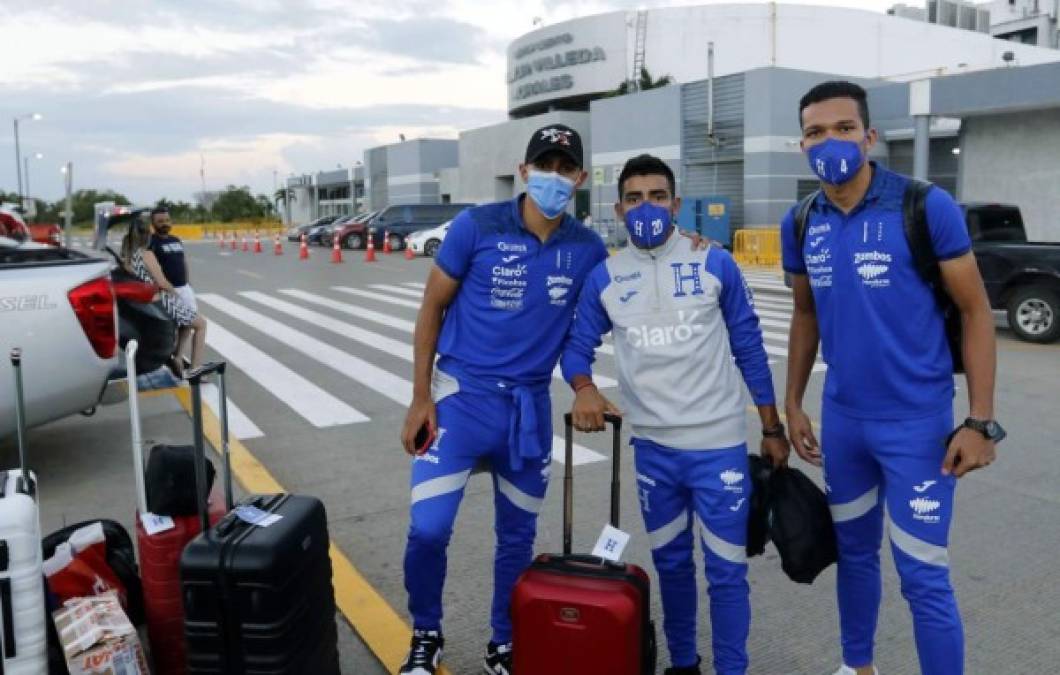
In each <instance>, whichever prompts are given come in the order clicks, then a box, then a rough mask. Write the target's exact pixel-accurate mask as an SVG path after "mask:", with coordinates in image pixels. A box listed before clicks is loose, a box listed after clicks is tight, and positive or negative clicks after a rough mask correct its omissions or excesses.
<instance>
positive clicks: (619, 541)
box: [593, 525, 629, 562]
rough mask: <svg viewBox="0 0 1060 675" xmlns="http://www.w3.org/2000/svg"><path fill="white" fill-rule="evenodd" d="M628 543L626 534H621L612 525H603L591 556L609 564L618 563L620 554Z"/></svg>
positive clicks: (627, 534) (620, 531) (621, 532)
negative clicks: (608, 561)
mask: <svg viewBox="0 0 1060 675" xmlns="http://www.w3.org/2000/svg"><path fill="white" fill-rule="evenodd" d="M628 543H629V533H628V532H623V531H622V530H620V529H618V528H617V527H613V526H612V525H604V530H603V532H601V533H600V538H599V539H598V540H597V541H596V547H595V548H594V549H593V555H594V556H596V557H598V558H603V559H604V560H610V561H611V562H618V561H620V560H621V559H622V552H623V551H625V550H626V544H628Z"/></svg>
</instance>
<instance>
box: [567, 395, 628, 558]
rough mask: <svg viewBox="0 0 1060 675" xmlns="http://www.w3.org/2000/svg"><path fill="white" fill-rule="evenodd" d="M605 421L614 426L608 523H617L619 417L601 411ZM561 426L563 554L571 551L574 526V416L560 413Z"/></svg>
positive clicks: (619, 455) (620, 426) (620, 423)
mask: <svg viewBox="0 0 1060 675" xmlns="http://www.w3.org/2000/svg"><path fill="white" fill-rule="evenodd" d="M604 422H605V423H608V424H610V425H611V426H612V428H613V429H614V439H613V444H614V447H613V448H612V450H611V525H612V526H613V527H618V521H619V506H618V502H619V497H620V494H621V493H620V489H619V471H620V468H619V467H620V465H621V459H622V456H621V454H622V418H621V417H620V416H618V415H613V414H611V413H604ZM563 426H564V432H563V451H564V458H563V459H564V462H563V554H564V555H570V552H571V545H572V543H573V542H572V538H573V530H574V525H573V520H574V416H573V415H571V413H565V414H564V415H563ZM590 557H592V556H590Z"/></svg>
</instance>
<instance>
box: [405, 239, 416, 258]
mask: <svg viewBox="0 0 1060 675" xmlns="http://www.w3.org/2000/svg"><path fill="white" fill-rule="evenodd" d="M415 259H416V254H415V253H413V252H412V247H411V246H409V244H408V242H405V260H415Z"/></svg>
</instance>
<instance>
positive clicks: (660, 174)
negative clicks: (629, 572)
mask: <svg viewBox="0 0 1060 675" xmlns="http://www.w3.org/2000/svg"><path fill="white" fill-rule="evenodd" d="M618 192H619V201H618V203H617V204H616V205H615V211H616V213H617V215H618V217H619V218H620V219H622V220H624V222H625V223H626V227H627V229H628V230H629V237H630V242H631V244H632V246H630V247H629V248H627V249H626V250H624V251H622V252H621V253H619V254H617V255H615V256H613V257H611V258H609V259H608V260H606V261H604V262H602V263H600V264H598V265H597V266H596V267H595V268H594V269H593V271H592V272H591V273H590V274H589V277H588V279H587V280H586V282H585V286H584V288H583V289H582V292H581V296H580V297H579V299H578V310H577V312H576V315H575V320H574V324H573V325H572V327H571V332H570V335H569V337H568V339H567V342H566V345H565V346H564V349H563V356H562V358H561V359H560V363H561V365H562V368H563V375H564V377H565V378H566V379H567V380H568V381H569V382H570V383H571V386H572V387H573V388H574V390H575V392H576V395H575V402H574V407H573V410H572V414H573V418H574V424H575V426H576V427H577V428H579V429H581V430H583V431H598V430H602V429H603V414H604V412H617V410H616V409H614V408H613V406H612V405H611V404H610V403H609V402H608V401H607V400H606V399H604V397H603V396H601V395H600V393H599V392H598V391H597V390H596V387H595V386H594V385H593V383H592V362H593V359H594V351H595V349H596V348H597V347H599V346H600V343H601V336H602V335H603V334H605V333H607V332H611V333H612V334H613V336H614V351H615V362H616V365H617V367H618V375H619V377H618V380H619V387H620V391H621V395H622V403H623V408H624V414H625V416H626V418H627V419H628V420H629V422H630V423H631V425H632V428H633V446H634V449H635V463H636V468H637V491H638V494H639V496H640V503H641V513H642V514H643V516H644V524H645V527H646V528H647V530H648V536H649V538H650V540H651V547H652V559H653V561H654V563H655V568H656V571H657V572H658V574H659V587H660V592H661V594H662V603H663V612H664V615H665V617H664V622H663V627H664V630H665V632H666V641H667V644H668V646H669V649H670V658H671V661H672V663H673V667H671V668H669V669H667V671H666V673H667V675H694V674H697V673H699V672H700V670H699V662H700V658H699V656H698V654H697V652H696V604H697V597H696V581H695V562H694V559H693V550H694V544H695V541H694V540H695V534H694V533H698V534H699V536H700V537H701V541H702V545H703V554H704V557H705V560H706V576H707V581H708V583H709V592H710V614H711V630H712V634H713V647H714V669H715V671H716V672H717V673H722V674H724V675H735V674H742V673H745V672H746V671H747V644H746V643H747V635H748V631H749V629H750V624H751V606H750V592H749V588H748V585H747V580H746V576H747V560H746V553H745V545H746V538H747V516H748V511H749V500H750V497H751V481H750V478H749V469H748V461H747V442H746V441H747V420H746V411H745V404H744V393H743V388H744V383H746V384H747V387H748V389H750V391H751V396H752V398H753V399H754V402H755V404H756V405H757V406H758V411H759V415H760V416H761V419H762V425H763V437H764V440H763V444H762V453H763V455H765V456H767V457H769V458H770V459H771V460H772V461H773V462H774V463H777V464H783V463H785V462H786V461H787V456H788V445H787V441H786V440H785V437H784V427H783V425H781V423H780V418H779V416H778V414H777V409H776V406H775V405H774V396H773V378H772V375H771V373H770V372H769V364H768V360H767V357H766V352H765V348H764V345H763V343H762V332H761V330H760V329H759V327H758V317H757V315H756V314H755V312H754V308H753V306H752V303H751V293H750V290H749V289H748V287H747V285H746V284H745V283H744V279H743V276H742V275H741V274H740V270H739V268H738V267H737V266H736V263H735V262H734V261H733V259H732V257H731V256H730V255H729V254H728V252H726V251H725V250H724V249H722V248H711V249H709V250H708V251H706V252H703V251H690V250H687V248H686V247H685V246H680V245H679V241H678V240H679V239H680V237H679V236H677V235H676V234H675V228H674V226H673V224H672V220H673V215H674V214H675V213H676V212H677V211H678V210H679V209H680V199H678V198H677V197H676V196H675V185H674V174H673V172H672V171H671V170H670V168H669V167H668V166H667V165H666V164H665V163H664V162H663V161H662V160H660V159H658V158H656V157H652V156H650V155H640V156H638V157H634V158H632V159H630V160H629V161H628V162H627V163H626V165H625V167H624V168H623V170H622V173H621V174H620V175H619V178H618ZM733 357H735V363H734V362H733ZM741 379H742V380H743V381H742V382H741ZM693 523H695V527H693Z"/></svg>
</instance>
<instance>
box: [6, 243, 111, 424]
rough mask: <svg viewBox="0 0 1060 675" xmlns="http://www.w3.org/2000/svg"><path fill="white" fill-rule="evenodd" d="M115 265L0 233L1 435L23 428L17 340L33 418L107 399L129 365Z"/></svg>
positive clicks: (52, 417)
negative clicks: (123, 358)
mask: <svg viewBox="0 0 1060 675" xmlns="http://www.w3.org/2000/svg"><path fill="white" fill-rule="evenodd" d="M113 266H114V263H113V262H111V261H110V260H108V259H105V258H97V257H90V256H88V255H85V254H83V253H81V252H78V251H73V250H69V249H63V248H55V247H52V246H44V245H42V244H36V243H33V242H19V241H15V240H14V239H9V238H7V237H0V356H2V358H0V438H3V437H5V436H7V435H9V434H12V433H14V429H15V413H14V411H15V407H14V374H13V373H12V372H11V363H10V361H9V359H8V358H7V355H8V354H9V353H10V351H11V349H12V348H13V347H21V348H22V367H23V381H24V383H25V393H26V411H27V420H26V421H27V424H28V425H38V424H43V423H45V422H49V421H51V420H55V419H59V418H62V417H66V416H68V415H71V414H73V413H77V412H82V411H86V410H91V409H93V408H94V407H95V406H96V405H97V404H98V403H99V402H100V401H101V399H103V398H104V395H105V393H106V392H105V389H106V388H107V385H108V380H110V379H111V376H112V374H114V373H118V372H120V370H121V369H120V367H119V360H118V312H117V305H116V294H115V289H114V285H113V284H112V282H111V269H112V268H113ZM114 382H117V380H114ZM109 396H110V394H108V397H109ZM118 396H119V398H120V394H119V395H118Z"/></svg>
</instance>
